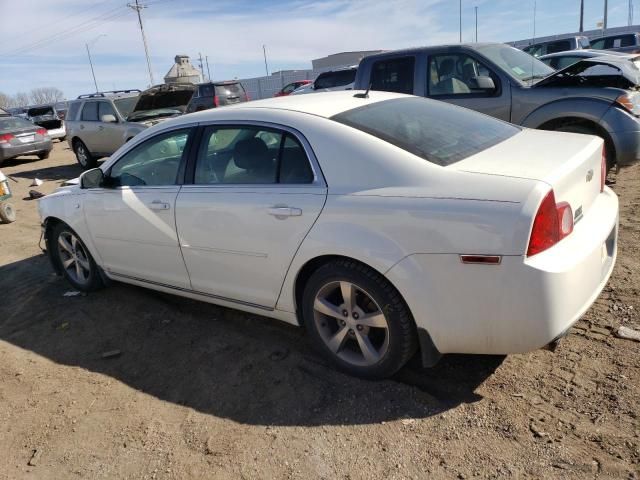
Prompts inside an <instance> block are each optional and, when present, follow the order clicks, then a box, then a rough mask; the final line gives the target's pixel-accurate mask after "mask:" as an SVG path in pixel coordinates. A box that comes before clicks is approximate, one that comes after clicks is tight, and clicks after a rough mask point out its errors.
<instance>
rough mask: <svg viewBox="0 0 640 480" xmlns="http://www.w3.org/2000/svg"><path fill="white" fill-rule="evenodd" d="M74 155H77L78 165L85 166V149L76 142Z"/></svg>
mask: <svg viewBox="0 0 640 480" xmlns="http://www.w3.org/2000/svg"><path fill="white" fill-rule="evenodd" d="M76 156H77V157H78V162H80V165H82V166H83V167H86V166H87V160H88V158H87V150H86V149H85V148H84V145H82V144H81V143H79V144H78V146H77V147H76Z"/></svg>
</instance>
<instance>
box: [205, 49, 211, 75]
mask: <svg viewBox="0 0 640 480" xmlns="http://www.w3.org/2000/svg"><path fill="white" fill-rule="evenodd" d="M204 58H205V61H206V62H207V77H208V78H209V81H211V70H209V55H205V56H204Z"/></svg>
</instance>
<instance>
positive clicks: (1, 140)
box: [0, 133, 15, 143]
mask: <svg viewBox="0 0 640 480" xmlns="http://www.w3.org/2000/svg"><path fill="white" fill-rule="evenodd" d="M12 138H15V135H13V134H12V133H5V134H4V135H0V143H9V142H10V141H11V139H12Z"/></svg>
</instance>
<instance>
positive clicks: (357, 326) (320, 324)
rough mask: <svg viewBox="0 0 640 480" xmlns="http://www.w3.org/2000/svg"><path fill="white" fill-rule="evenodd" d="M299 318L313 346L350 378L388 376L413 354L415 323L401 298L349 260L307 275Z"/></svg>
mask: <svg viewBox="0 0 640 480" xmlns="http://www.w3.org/2000/svg"><path fill="white" fill-rule="evenodd" d="M302 314H303V320H304V324H305V326H306V328H307V331H308V332H309V335H310V337H311V338H312V341H313V343H314V345H315V346H316V347H318V349H319V350H320V352H321V353H322V354H323V355H324V356H325V357H326V358H327V359H328V360H329V361H330V362H331V363H332V364H333V365H334V366H336V367H337V368H338V369H340V370H343V371H344V372H346V373H348V374H350V375H354V376H357V377H362V378H370V379H380V378H386V377H389V376H391V375H393V374H394V373H396V372H397V371H398V370H399V369H400V368H402V367H403V366H404V365H405V364H406V363H407V362H408V361H409V359H410V358H411V357H412V356H413V354H414V353H415V351H416V349H417V334H416V328H415V324H414V322H413V318H412V317H411V313H410V312H409V309H408V307H407V305H406V304H405V302H404V300H403V299H402V297H401V296H400V293H398V291H397V290H396V289H395V288H394V287H393V286H392V285H391V284H390V283H389V282H388V281H387V280H386V279H385V278H384V277H383V276H382V275H380V274H379V273H378V272H376V271H374V270H372V269H371V268H369V267H367V266H365V265H363V264H361V263H359V262H356V261H353V260H346V259H344V260H335V261H332V262H329V263H327V264H325V265H323V266H322V267H320V268H318V270H316V271H315V272H314V273H313V275H311V277H310V278H309V281H308V282H307V284H306V286H305V289H304V293H303V297H302Z"/></svg>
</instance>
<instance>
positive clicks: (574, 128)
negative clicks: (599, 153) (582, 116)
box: [556, 124, 615, 172]
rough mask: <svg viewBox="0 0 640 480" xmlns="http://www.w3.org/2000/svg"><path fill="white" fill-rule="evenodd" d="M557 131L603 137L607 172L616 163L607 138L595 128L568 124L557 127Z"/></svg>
mask: <svg viewBox="0 0 640 480" xmlns="http://www.w3.org/2000/svg"><path fill="white" fill-rule="evenodd" d="M556 132H569V133H582V134H583V135H595V136H596V137H600V138H602V140H604V156H605V158H606V159H607V172H608V171H609V170H611V169H612V168H613V166H614V165H615V163H614V161H613V155H612V154H611V149H610V148H609V146H608V145H607V140H606V139H605V138H603V137H602V135H600V134H599V133H598V132H597V131H595V130H594V129H592V128H589V127H585V126H584V125H580V124H567V125H561V126H560V127H558V128H556Z"/></svg>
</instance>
